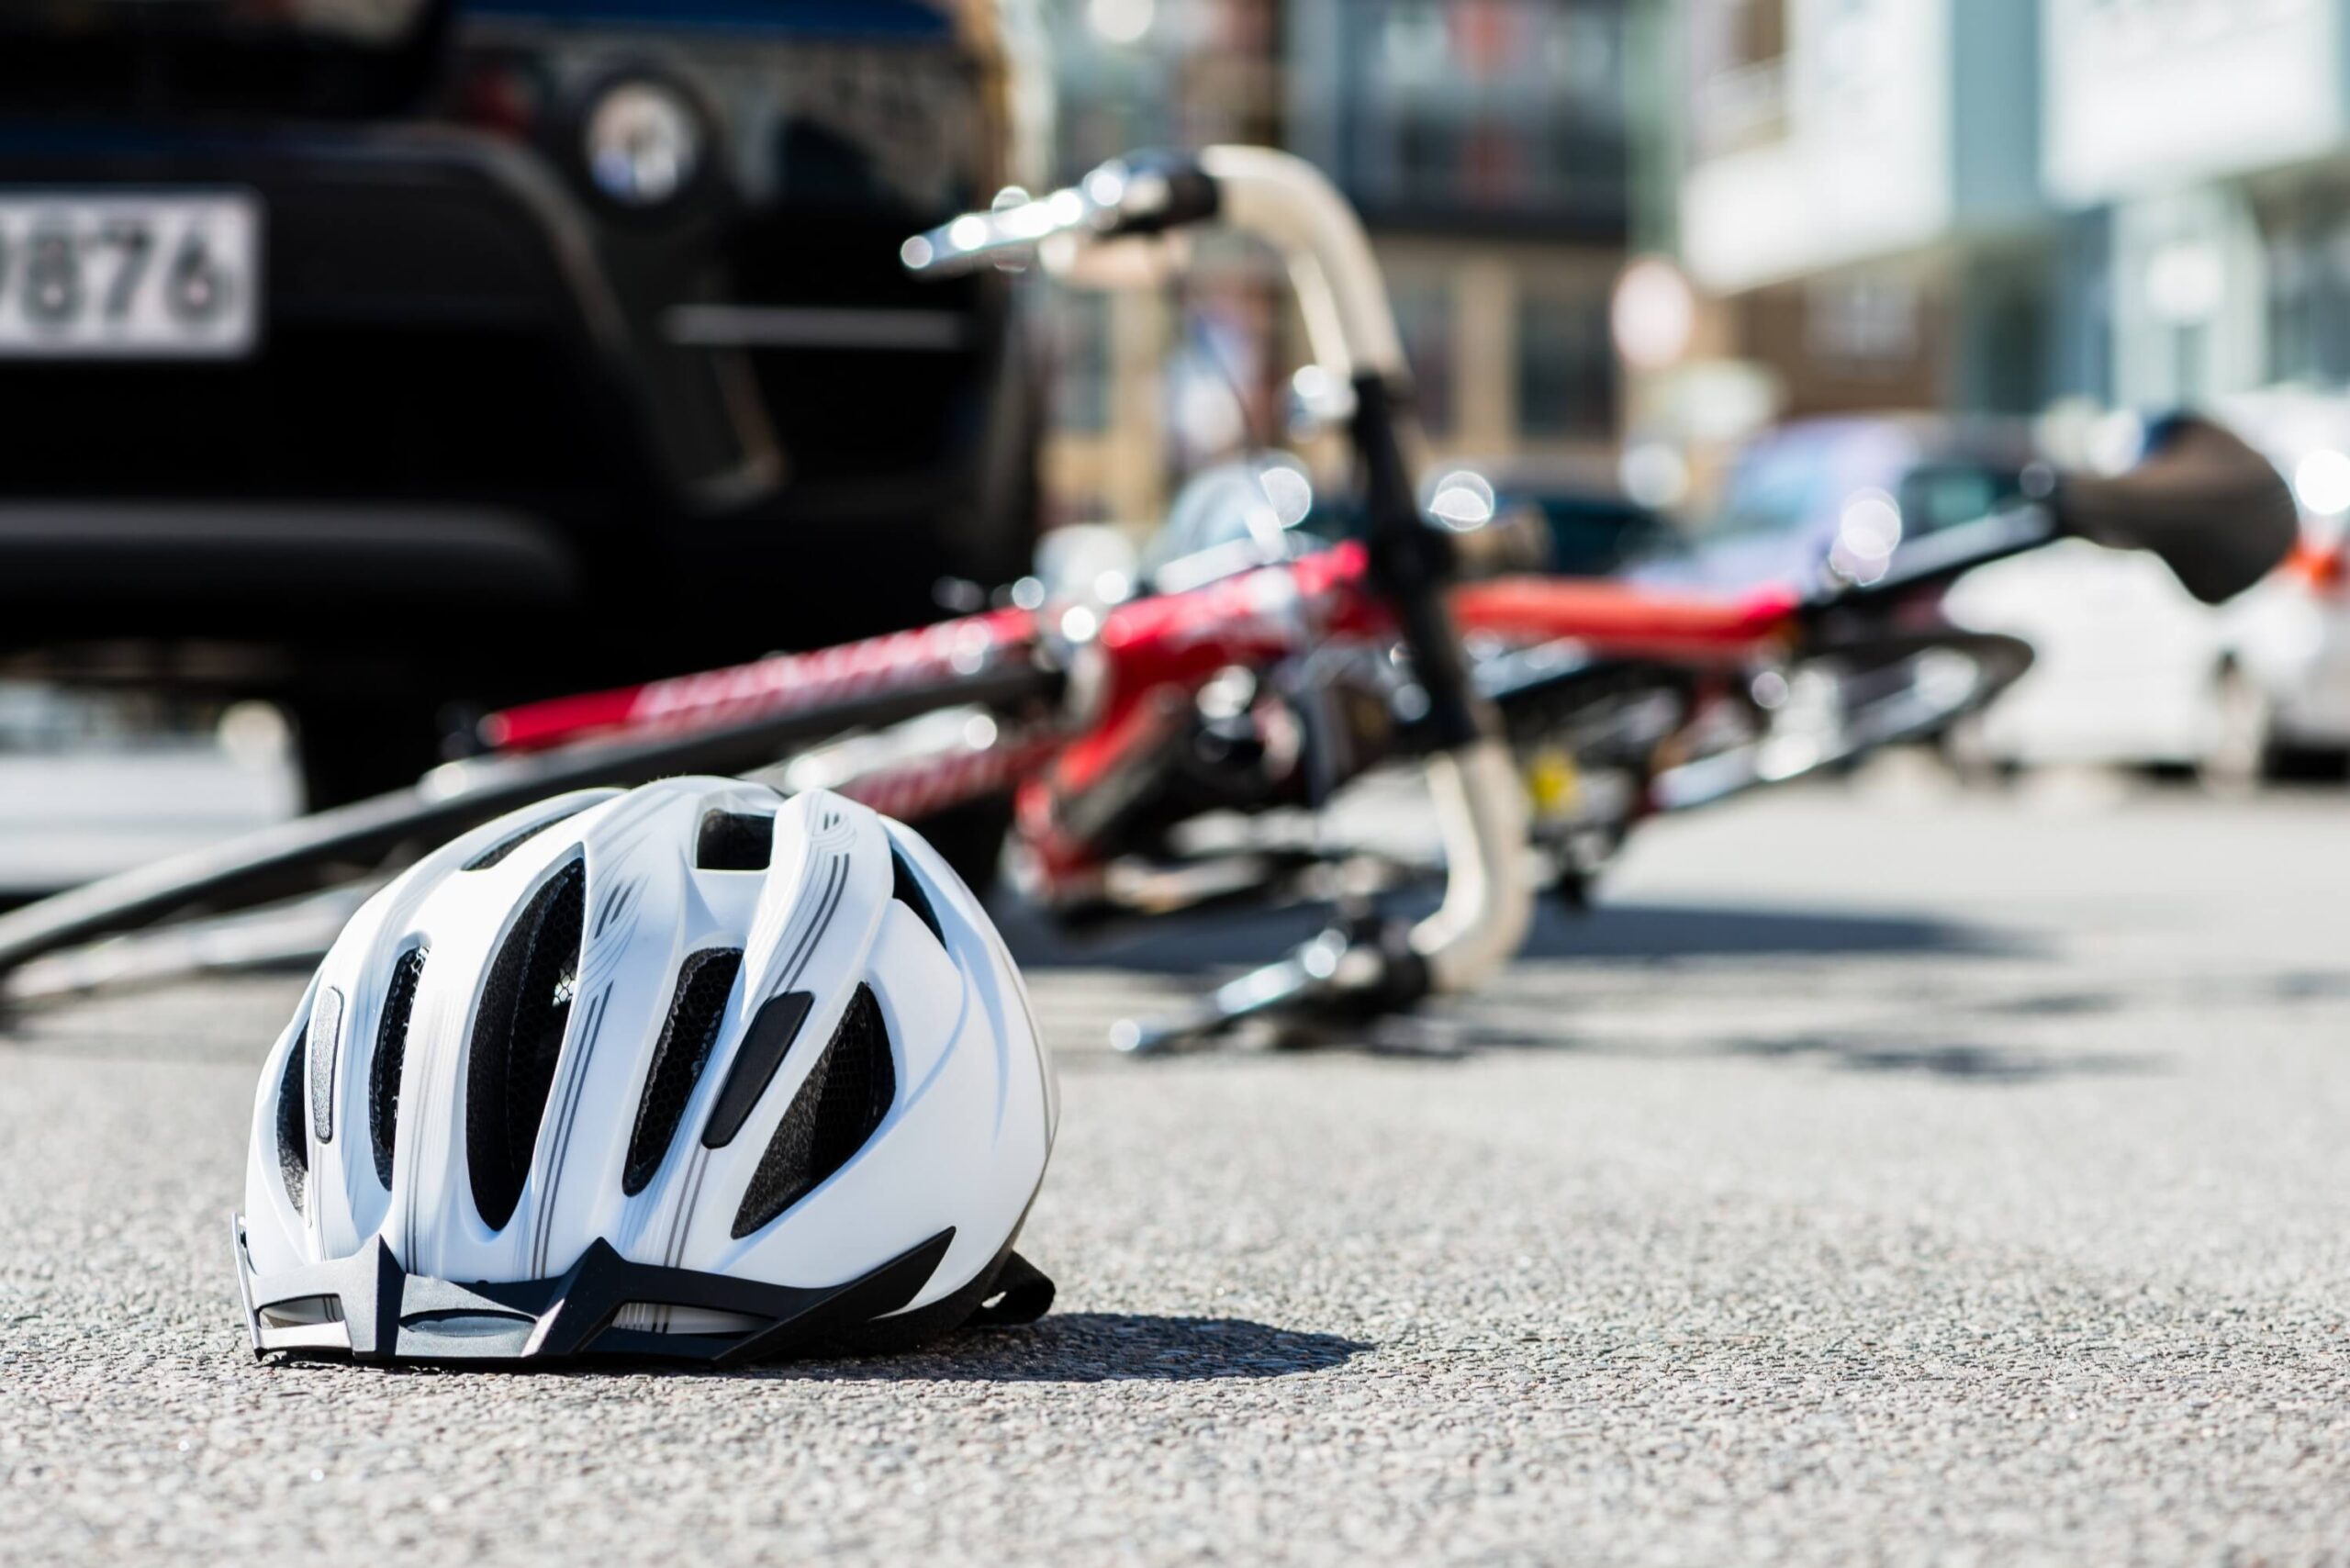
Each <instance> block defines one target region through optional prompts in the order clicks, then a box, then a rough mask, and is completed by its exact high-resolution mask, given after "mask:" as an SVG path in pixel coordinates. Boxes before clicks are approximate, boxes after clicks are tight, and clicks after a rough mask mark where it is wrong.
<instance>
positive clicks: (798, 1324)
mask: <svg viewBox="0 0 2350 1568" xmlns="http://www.w3.org/2000/svg"><path fill="white" fill-rule="evenodd" d="M1058 1117H1059V1106H1058V1103H1057V1094H1056V1091H1055V1087H1054V1082H1053V1078H1052V1073H1051V1070H1050V1068H1049V1067H1048V1065H1047V1063H1046V1058H1045V1055H1044V1052H1043V1050H1042V1048H1041V1047H1040V1045H1039V1043H1038V1040H1037V1037H1036V1027H1035V1020H1034V1018H1033V1016H1032V1015H1031V1014H1030V1012H1029V1009H1028V1000H1027V994H1026V992H1025V991H1024V989H1023V987H1022V985H1021V981H1020V976H1019V972H1018V971H1017V970H1016V969H1014V968H1013V963H1012V958H1011V957H1010V955H1009V954H1008V953H1007V952H1006V951H1005V950H1004V946H1003V942H1002V938H1001V937H1000V936H998V935H997V934H996V931H995V928H994V926H993V925H992V924H990V922H989V920H988V917H987V915H986V913H984V912H983V911H982V910H981V909H980V907H979V901H978V900H977V899H975V898H974V897H973V896H972V895H971V893H970V891H969V890H968V889H967V888H965V887H964V885H963V884H962V883H961V882H960V881H959V880H957V878H956V876H955V873H954V872H952V871H950V870H948V869H947V868H946V863H945V862H944V861H943V860H941V859H940V858H939V857H937V855H936V854H934V852H933V851H932V850H931V848H930V846H928V845H926V844H924V843H923V841H922V839H921V837H920V836H919V835H918V834H914V833H913V832H912V831H911V830H910V829H908V828H906V827H904V826H902V825H901V824H900V823H894V822H890V821H889V820H888V819H886V818H884V817H881V816H879V815H878V814H876V813H875V812H872V811H869V810H867V808H866V807H863V806H860V805H857V804H856V803H854V802H852V801H846V800H844V799H842V798H840V797H839V796H836V795H832V794H828V793H825V792H823V791H822V790H815V791H811V792H809V793H806V794H802V795H800V796H797V797H795V798H793V799H791V800H789V801H786V800H784V799H782V798H781V797H779V796H778V795H777V794H776V793H775V792H774V791H772V790H767V789H765V788H762V787H759V786H755V785H747V784H742V783H738V782H734V781H731V780H727V779H718V778H677V779H669V780H666V781H664V782H662V783H658V784H652V785H647V786H645V787H644V788H643V789H639V790H630V791H627V792H625V793H622V792H620V791H617V790H588V791H583V792H581V793H578V794H573V795H565V796H562V797H559V798H557V799H554V800H551V801H543V802H541V803H540V804H538V805H535V806H532V807H529V808H527V809H525V810H523V811H520V812H514V813H512V814H511V815H509V816H507V817H504V818H502V819H500V820H499V821H498V822H495V823H489V824H487V826H484V827H481V828H478V829H476V830H475V831H474V832H472V833H470V834H466V835H465V836H464V837H462V838H460V839H458V840H457V841H456V842H455V843H453V844H451V845H449V846H446V847H445V848H443V849H442V850H440V851H439V852H438V853H436V854H434V855H432V856H431V857H429V858H427V859H425V860H424V861H422V862H421V863H420V864H419V865H417V866H415V867H413V868H410V869H409V870H408V872H407V873H405V874H404V875H402V876H401V877H400V878H399V879H397V881H395V882H393V883H392V884H391V885H390V886H389V887H387V888H386V889H385V890H383V891H382V892H380V893H378V894H376V895H375V897H374V898H373V899H370V900H369V901H368V902H367V903H366V905H365V907H364V908H363V909H361V910H360V912H359V913H358V914H356V915H355V916H354V917H353V920H352V922H351V924H350V925H349V926H348V927H347V928H346V929H345V930H344V932H343V933H342V935H341V938H340V939H338V940H337V941H336V943H335V945H334V947H333V949H332V950H331V951H330V953H329V954H328V955H327V958H326V961H325V962H324V963H323V964H322V965H320V966H319V972H318V974H317V976H316V977H315V978H314V979H313V980H311V982H310V988H309V991H308V994H306V995H305V996H304V997H303V999H302V1003H301V1006H300V1007H299V1008H298V1009H297V1011H296V1012H295V1014H294V1019H293V1022H292V1023H291V1024H289V1025H287V1026H286V1029H285V1033H284V1035H283V1036H280V1038H279V1039H278V1041H277V1044H276V1046H275V1047H274V1048H273V1049H272V1050H271V1052H270V1054H269V1059H268V1062H267V1065H266V1066H265V1067H264V1068H263V1071H262V1081H261V1092H260V1094H259V1096H258V1098H257V1101H256V1103H255V1106H254V1112H253V1129H252V1149H251V1154H250V1157H249V1159H248V1161H247V1170H246V1177H245V1212H244V1214H243V1215H241V1216H239V1218H238V1220H237V1227H236V1228H237V1265H238V1276H239V1280H240V1282H241V1287H242V1292H243V1296H244V1305H245V1314H246V1318H247V1321H248V1324H249V1326H250V1327H251V1330H252V1341H253V1348H254V1350H256V1351H257V1352H267V1351H273V1350H286V1351H297V1352H313V1353H330V1354H340V1353H348V1354H349V1355H351V1356H352V1357H353V1358H355V1359H358V1360H363V1361H401V1360H418V1361H458V1360H466V1361H471V1360H492V1361H540V1360H555V1359H560V1358H565V1357H570V1356H579V1355H633V1356H665V1357H677V1358H684V1359H689V1360H697V1361H712V1362H718V1363H722V1364H733V1363H737V1362H742V1361H755V1360H761V1359H765V1358H767V1357H771V1356H775V1355H778V1354H779V1353H785V1352H789V1351H792V1350H800V1349H804V1348H808V1347H811V1346H815V1345H838V1346H843V1347H846V1348H851V1349H895V1348H901V1347H904V1346H908V1345H912V1344H916V1343H920V1342H921V1341H923V1340H924V1339H927V1338H932V1337H934V1336H935V1335H938V1334H941V1333H945V1332H946V1331H948V1330H950V1329H953V1328H956V1327H961V1326H962V1325H964V1324H965V1323H968V1322H975V1321H976V1322H982V1323H987V1322H1027V1321H1032V1320H1033V1319H1035V1317H1036V1316H1040V1315H1041V1314H1042V1313H1043V1312H1044V1311H1045V1310H1046V1308H1047V1307H1049V1306H1050V1305H1051V1302H1052V1284H1051V1282H1049V1281H1047V1280H1046V1279H1045V1277H1044V1276H1043V1275H1041V1274H1039V1273H1037V1272H1036V1271H1035V1270H1034V1269H1033V1268H1031V1267H1029V1266H1028V1265H1027V1264H1026V1263H1025V1262H1024V1261H1023V1260H1021V1259H1020V1258H1019V1257H1018V1256H1017V1255H1016V1254H1015V1253H1014V1252H1013V1250H1012V1247H1013V1239H1014V1238H1015V1237H1016V1236H1017V1235H1018V1234H1019V1231H1020V1226H1021V1222H1022V1220H1023V1219H1024V1217H1025V1216H1026V1215H1027V1212H1028V1206H1029V1204H1030V1203H1031V1202H1033V1201H1034V1199H1035V1195H1036V1190H1037V1187H1038V1185H1039V1183H1040V1182H1042V1181H1043V1179H1044V1173H1045V1163H1046V1157H1047V1156H1048V1155H1049V1153H1050V1151H1051V1148H1052V1143H1053V1133H1054V1128H1055V1126H1056V1124H1057V1121H1058Z"/></svg>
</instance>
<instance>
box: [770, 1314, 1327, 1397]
mask: <svg viewBox="0 0 2350 1568" xmlns="http://www.w3.org/2000/svg"><path fill="white" fill-rule="evenodd" d="M1371 1349H1373V1347H1372V1346H1371V1345H1369V1344H1365V1343H1363V1342H1362V1341H1360V1340H1356V1339H1348V1338H1341V1337H1339V1336H1338V1335H1336V1334H1315V1333H1309V1332H1304V1331H1301V1330H1297V1329H1291V1328H1275V1327H1270V1326H1269V1325H1266V1324H1262V1323H1251V1322H1249V1321H1248V1319H1246V1318H1239V1317H1154V1316H1139V1315H1136V1314H1131V1313H1122V1312H1069V1313H1055V1314H1053V1315H1051V1316H1047V1317H1045V1318H1043V1319H1042V1320H1040V1321H1039V1322H1037V1323H1035V1324H1034V1325H1032V1326H1030V1327H1024V1328H1010V1329H973V1330H969V1331H967V1332H965V1333H962V1334H958V1335H956V1336H955V1337H953V1338H949V1339H946V1340H944V1341H942V1342H941V1343H940V1344H938V1345H937V1346H934V1347H933V1348H932V1349H930V1350H923V1351H921V1352H919V1353H917V1354H912V1355H898V1356H872V1357H861V1358H858V1359H856V1360H854V1361H787V1362H782V1363H779V1364H778V1365H775V1366H771V1367H758V1368H752V1369H748V1370H747V1371H746V1372H744V1373H742V1374H738V1375H744V1376H752V1377H765V1378H787V1379H807V1380H815V1381H825V1382H830V1381H836V1380H837V1381H868V1380H869V1381H877V1382H890V1383H901V1382H941V1383H1206V1382H1212V1381H1214V1380H1217V1379H1224V1378H1268V1377H1287V1376H1288V1375H1290V1374H1291V1373H1292V1372H1326V1371H1328V1370H1329V1369H1330V1368H1332V1367H1338V1366H1344V1365H1345V1364H1346V1363H1347V1362H1348V1361H1351V1360H1352V1359H1353V1358H1355V1357H1356V1356H1358V1355H1360V1354H1361V1353H1362V1352H1364V1351H1365V1350H1371Z"/></svg>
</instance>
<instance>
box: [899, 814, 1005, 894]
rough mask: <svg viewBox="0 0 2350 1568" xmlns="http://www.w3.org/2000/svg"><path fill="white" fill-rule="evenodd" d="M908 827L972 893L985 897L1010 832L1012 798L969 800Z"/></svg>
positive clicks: (992, 884) (997, 868)
mask: <svg viewBox="0 0 2350 1568" xmlns="http://www.w3.org/2000/svg"><path fill="white" fill-rule="evenodd" d="M912 826H913V829H914V831H915V832H917V833H919V834H922V835H923V838H924V839H926V840H928V841H929V843H930V846H931V847H932V848H933V849H935V850H937V851H938V853H939V855H940V856H941V857H943V858H944V859H945V860H946V863H947V864H948V865H949V866H952V867H953V868H955V874H956V875H957V876H958V877H960V878H962V879H963V880H964V882H965V883H966V884H967V885H968V887H969V888H970V890H972V891H973V892H975V893H977V894H979V896H980V897H981V898H985V897H987V896H988V894H989V892H990V890H993V888H994V886H995V881H996V877H997V874H998V870H999V868H1001V867H1002V864H1003V841H1004V839H1005V838H1006V837H1008V836H1009V835H1010V834H1011V832H1012V797H1011V796H1009V795H998V796H992V797H990V798H989V799H987V800H984V801H970V802H969V803H968V804H966V805H960V806H956V807H953V808H951V809H949V810H947V811H944V812H938V813H937V814H936V815H934V816H927V817H923V818H922V819H921V820H919V821H917V822H915V823H913V824H912Z"/></svg>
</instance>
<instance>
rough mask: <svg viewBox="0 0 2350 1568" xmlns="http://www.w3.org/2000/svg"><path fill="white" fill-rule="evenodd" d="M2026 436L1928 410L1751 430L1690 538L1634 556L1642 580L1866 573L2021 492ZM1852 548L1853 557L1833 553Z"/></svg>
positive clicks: (1725, 584)
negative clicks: (1903, 547) (1899, 550)
mask: <svg viewBox="0 0 2350 1568" xmlns="http://www.w3.org/2000/svg"><path fill="white" fill-rule="evenodd" d="M2031 463H2032V451H2031V442H2030V440H2029V438H2028V436H2027V434H2026V432H2025V431H2023V430H2022V429H2021V428H2020V426H2016V425H2011V424H2008V423H2003V422H2000V421H1997V420H1979V421H1977V420H1950V419H1944V418H1940V417H1936V416H1931V415H1923V414H1918V415H1866V416H1853V417H1849V418H1840V419H1816V420H1797V421H1796V422H1794V423H1792V424H1787V425H1783V426H1781V427H1779V428H1778V429H1776V430H1774V431H1769V432H1767V433H1765V434H1763V435H1761V436H1758V437H1757V438H1755V440H1754V441H1753V442H1751V443H1750V444H1749V445H1748V446H1747V447H1746V449H1745V450H1744V451H1743V452H1741V453H1740V454H1739V456H1738V459H1737V461H1736V463H1735V464H1734V465H1732V467H1731V469H1730V474H1729V482H1728V485H1727V486H1726V487H1725V489H1724V491H1723V494H1722V498H1721V500H1720V503H1719V504H1718V506H1717V507H1715V508H1714V509H1713V510H1712V511H1711V512H1710V514H1708V515H1707V516H1705V517H1703V518H1701V519H1699V520H1698V521H1696V522H1695V525H1694V527H1692V528H1691V530H1690V532H1689V534H1688V537H1687V543H1685V544H1682V545H1679V546H1676V547H1673V548H1668V549H1666V550H1664V551H1662V552H1661V553H1660V554H1657V555H1655V556H1653V557H1651V559H1649V560H1647V561H1644V562H1640V563H1636V565H1635V570H1634V575H1635V576H1636V577H1639V578H1640V579H1641V580H1643V581H1648V582H1656V583H1671V584H1676V585H1684V586H1686V585H1698V586H1704V587H1708V588H1750V587H1752V586H1755V585H1757V584H1761V583H1770V582H1782V583H1786V584H1789V585H1792V586H1795V587H1796V588H1812V587H1815V586H1816V585H1818V582H1819V581H1820V577H1821V573H1822V572H1823V571H1824V570H1827V569H1830V566H1831V563H1832V565H1833V569H1834V570H1836V571H1837V572H1839V573H1841V574H1842V575H1843V576H1844V577H1846V578H1848V579H1850V580H1856V581H1863V582H1865V581H1866V580H1867V575H1868V573H1869V571H1870V570H1871V569H1872V567H1873V566H1874V567H1881V566H1883V564H1884V562H1885V561H1886V559H1888V558H1889V556H1890V554H1891V553H1892V551H1893V550H1894V548H1895V547H1897V545H1899V544H1900V543H1903V542H1904V541H1914V540H1918V539H1922V538H1925V537H1927V536H1928V535H1930V534H1932V533H1936V532H1940V531H1941V530H1942V529H1945V528H1948V527H1951V526H1953V525H1954V524H1958V523H1965V522H1973V521H1976V520H1977V519H1979V518H1982V517H1984V516H1985V515H1986V514H1988V513H1990V512H1992V511H1995V510H1998V509H2000V508H2002V507H2006V506H2010V505H2013V504H2015V503H2016V502H2018V501H2020V500H2021V499H2023V498H2024V477H2025V473H2026V470H2027V469H2029V468H2030V467H2031ZM1855 550H1857V551H1858V552H1859V558H1855V559H1852V560H1844V559H1841V558H1839V553H1840V552H1842V553H1846V554H1850V553H1852V552H1853V551H1855Z"/></svg>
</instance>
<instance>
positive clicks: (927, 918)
mask: <svg viewBox="0 0 2350 1568" xmlns="http://www.w3.org/2000/svg"><path fill="white" fill-rule="evenodd" d="M890 869H891V870H893V871H894V872H896V874H897V884H896V885H895V886H894V887H892V888H891V889H890V896H892V897H893V898H895V899H896V900H897V901H898V902H900V903H901V904H904V905H905V906H906V907H907V908H908V909H910V910H912V911H913V912H914V916H915V918H916V919H918V920H920V921H921V922H922V923H923V924H924V925H927V926H929V927H930V934H931V935H933V936H935V937H937V938H938V940H939V943H940V945H941V946H944V945H945V944H946V932H944V931H941V930H940V929H939V928H938V912H937V911H935V910H934V909H932V908H931V907H930V896H929V895H928V894H926V893H924V892H923V890H922V884H921V883H920V882H918V881H916V880H915V879H914V868H912V867H911V866H909V865H907V864H906V857H904V856H902V855H901V854H899V853H898V852H897V851H896V850H895V849H892V850H890Z"/></svg>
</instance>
